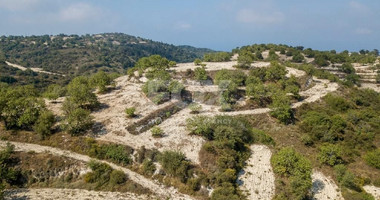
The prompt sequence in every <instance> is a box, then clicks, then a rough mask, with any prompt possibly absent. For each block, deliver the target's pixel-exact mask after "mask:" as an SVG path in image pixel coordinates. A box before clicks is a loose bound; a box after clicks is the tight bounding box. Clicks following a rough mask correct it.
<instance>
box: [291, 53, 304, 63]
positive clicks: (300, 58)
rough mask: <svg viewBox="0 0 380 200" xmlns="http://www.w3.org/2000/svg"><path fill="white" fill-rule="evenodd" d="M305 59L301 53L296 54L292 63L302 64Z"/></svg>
mask: <svg viewBox="0 0 380 200" xmlns="http://www.w3.org/2000/svg"><path fill="white" fill-rule="evenodd" d="M304 59H305V57H304V56H303V55H302V54H301V53H297V54H296V55H293V58H292V61H293V62H296V63H302V62H303V60H304Z"/></svg>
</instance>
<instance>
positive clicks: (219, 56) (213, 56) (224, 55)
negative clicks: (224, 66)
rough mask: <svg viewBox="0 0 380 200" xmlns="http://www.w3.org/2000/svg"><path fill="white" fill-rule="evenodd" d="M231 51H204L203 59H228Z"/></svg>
mask: <svg viewBox="0 0 380 200" xmlns="http://www.w3.org/2000/svg"><path fill="white" fill-rule="evenodd" d="M230 59H231V53H228V52H216V53H206V54H205V55H204V56H203V61H205V62H225V61H230Z"/></svg>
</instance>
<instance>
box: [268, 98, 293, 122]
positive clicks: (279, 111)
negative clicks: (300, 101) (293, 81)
mask: <svg viewBox="0 0 380 200" xmlns="http://www.w3.org/2000/svg"><path fill="white" fill-rule="evenodd" d="M272 101H273V102H272V104H270V105H269V107H270V108H271V109H272V110H271V112H270V115H271V116H273V117H275V118H277V119H278V120H280V122H282V123H284V124H288V123H290V122H291V120H292V119H293V111H292V108H291V107H290V100H289V98H288V97H287V96H286V94H281V93H278V94H275V95H274V96H273V97H272Z"/></svg>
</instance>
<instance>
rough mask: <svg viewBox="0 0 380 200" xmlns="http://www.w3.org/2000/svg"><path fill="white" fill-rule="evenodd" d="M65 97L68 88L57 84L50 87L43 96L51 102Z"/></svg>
mask: <svg viewBox="0 0 380 200" xmlns="http://www.w3.org/2000/svg"><path fill="white" fill-rule="evenodd" d="M65 95H66V88H64V87H62V86H60V85H57V84H52V85H49V86H48V88H47V89H46V91H45V92H44V93H43V96H44V97H45V98H48V99H50V100H56V99H58V98H59V97H63V96H65Z"/></svg>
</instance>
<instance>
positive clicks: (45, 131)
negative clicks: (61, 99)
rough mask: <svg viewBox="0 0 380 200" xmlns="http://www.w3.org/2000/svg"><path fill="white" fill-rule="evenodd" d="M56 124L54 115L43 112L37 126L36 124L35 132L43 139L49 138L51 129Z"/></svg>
mask: <svg viewBox="0 0 380 200" xmlns="http://www.w3.org/2000/svg"><path fill="white" fill-rule="evenodd" d="M54 123H55V117H54V114H53V113H52V112H50V111H45V112H42V113H41V115H40V116H39V117H38V120H37V122H36V124H34V127H33V129H34V131H35V132H36V133H37V134H39V135H41V137H42V138H45V137H46V136H49V135H50V134H51V127H52V126H53V125H54Z"/></svg>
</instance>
